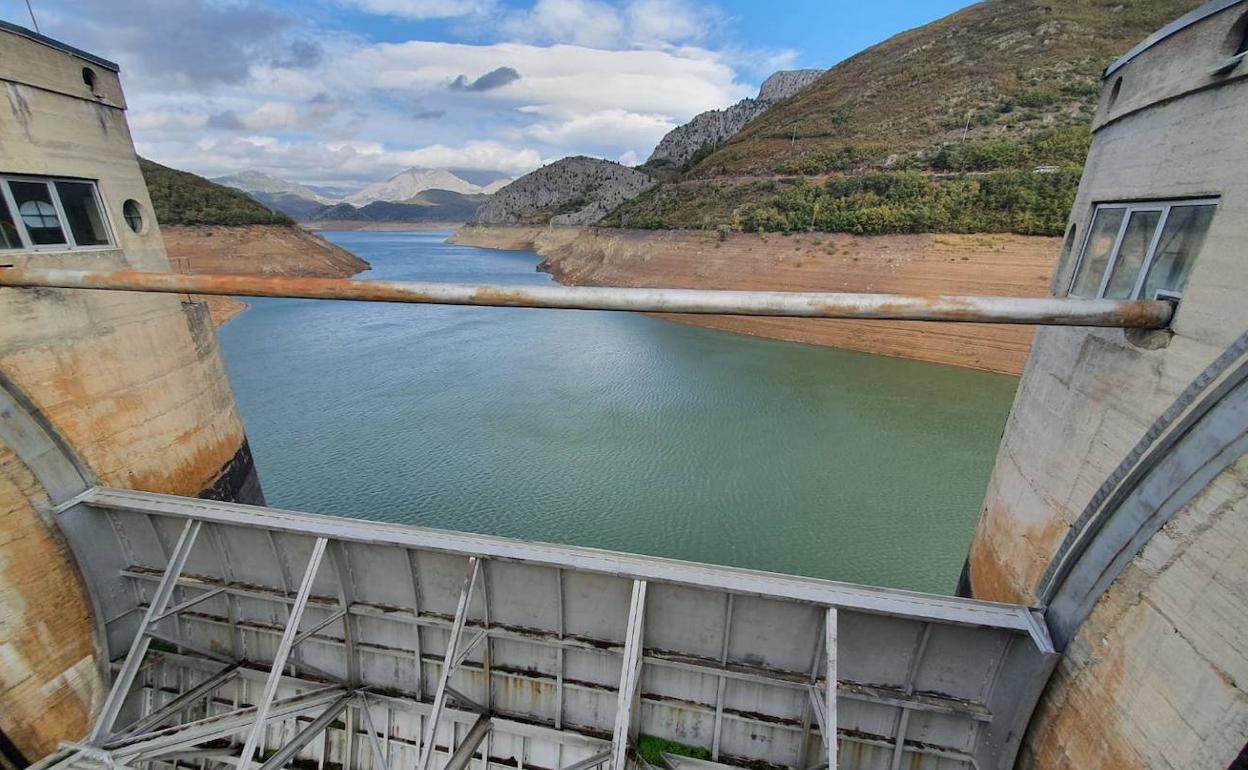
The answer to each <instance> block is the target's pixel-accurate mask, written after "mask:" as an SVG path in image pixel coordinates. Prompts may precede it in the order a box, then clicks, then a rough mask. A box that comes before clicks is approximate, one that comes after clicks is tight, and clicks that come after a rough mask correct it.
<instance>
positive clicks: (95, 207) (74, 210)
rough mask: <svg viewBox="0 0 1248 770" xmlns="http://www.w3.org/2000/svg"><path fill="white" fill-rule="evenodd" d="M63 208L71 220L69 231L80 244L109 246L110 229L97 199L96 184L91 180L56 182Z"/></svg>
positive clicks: (67, 217)
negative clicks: (90, 181)
mask: <svg viewBox="0 0 1248 770" xmlns="http://www.w3.org/2000/svg"><path fill="white" fill-rule="evenodd" d="M55 184H56V194H57V195H59V196H61V208H62V209H63V210H64V211H65V219H67V220H69V231H70V232H71V233H73V234H74V243H76V244H78V245H79V246H107V245H108V230H107V229H106V228H105V227H104V216H103V215H102V214H101V213H100V204H99V202H98V201H97V200H96V199H95V190H94V187H95V185H93V184H91V183H89V182H56V183H55Z"/></svg>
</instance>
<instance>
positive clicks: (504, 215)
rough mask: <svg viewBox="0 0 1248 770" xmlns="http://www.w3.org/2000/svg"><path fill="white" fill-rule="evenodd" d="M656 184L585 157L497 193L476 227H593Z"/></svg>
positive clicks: (481, 211) (552, 166) (634, 171)
mask: <svg viewBox="0 0 1248 770" xmlns="http://www.w3.org/2000/svg"><path fill="white" fill-rule="evenodd" d="M654 183H655V179H654V178H653V177H651V176H650V175H649V174H646V173H644V172H643V171H640V170H638V169H633V168H629V167H628V166H622V165H620V164H619V163H613V162H611V161H608V160H602V159H600V158H588V157H585V156H583V155H578V156H574V157H571V158H564V159H562V160H559V161H556V162H554V163H551V164H550V165H547V166H542V167H541V168H539V169H538V170H536V171H533V172H531V173H529V174H525V175H524V176H522V177H520V178H519V179H517V180H516V181H514V182H512V183H511V184H509V185H507V186H506V187H504V188H502V189H501V190H499V191H498V192H496V193H494V194H493V195H492V196H490V199H489V201H488V202H487V203H486V204H485V205H484V206H482V207H481V208H480V209H478V210H477V214H476V217H475V218H474V219H473V222H474V223H475V224H482V225H511V224H537V223H542V224H545V223H550V224H554V225H587V224H593V223H594V222H597V221H598V220H599V219H602V217H604V216H605V215H606V214H607V213H608V212H610V211H611V210H612V209H614V208H616V207H617V206H619V205H620V204H621V203H623V202H624V201H626V200H628V199H629V198H631V197H633V196H635V195H637V194H638V193H640V192H641V191H643V190H645V189H647V188H649V187H651V186H653V185H654Z"/></svg>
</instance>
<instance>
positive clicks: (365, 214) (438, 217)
mask: <svg viewBox="0 0 1248 770" xmlns="http://www.w3.org/2000/svg"><path fill="white" fill-rule="evenodd" d="M489 199H490V196H488V195H482V194H476V195H464V194H463V193H457V192H452V191H450V190H424V191H422V192H420V193H418V194H416V195H415V196H414V197H412V198H410V199H408V200H406V201H402V202H394V201H373V202H372V203H369V204H366V205H364V206H359V207H357V206H352V205H351V204H350V203H338V204H335V205H332V206H323V207H321V208H320V209H318V210H317V211H315V212H313V213H312V214H311V215H310V216H309V217H308V221H310V222H330V221H351V222H420V223H432V222H438V223H454V222H467V221H468V220H470V219H472V217H473V215H474V214H475V213H476V211H477V209H478V208H479V207H480V206H481V205H482V204H483V203H485V202H486V201H488V200H489Z"/></svg>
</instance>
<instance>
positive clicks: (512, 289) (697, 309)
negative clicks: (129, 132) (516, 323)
mask: <svg viewBox="0 0 1248 770" xmlns="http://www.w3.org/2000/svg"><path fill="white" fill-rule="evenodd" d="M0 286H8V287H32V288H33V287H38V288H61V289H98V290H108V291H139V292H157V293H171V294H216V295H226V296H239V297H292V298H303V299H332V300H352V301H358V302H402V303H412V304H430V305H482V306H489V307H528V308H563V309H574V310H619V311H631V312H644V313H687V314H712V315H750V316H775V317H783V318H843V319H855V318H856V319H879V320H894V321H946V322H960V323H992V324H1035V325H1048V326H1101V327H1120V328H1137V329H1159V328H1163V327H1165V326H1166V325H1168V324H1169V323H1170V319H1171V317H1172V315H1173V313H1174V306H1173V305H1172V304H1171V303H1170V302H1166V301H1163V300H1114V299H1072V298H1066V297H985V296H952V295H943V296H930V297H929V296H916V295H905V294H856V293H822V292H782V291H721V290H706V289H657V288H615V287H600V286H516V285H508V284H468V283H428V282H417V281H354V280H349V279H343V278H292V277H270V276H256V275H185V274H177V273H158V272H141V271H116V272H104V271H89V270H61V269H44V268H32V267H10V268H4V269H0Z"/></svg>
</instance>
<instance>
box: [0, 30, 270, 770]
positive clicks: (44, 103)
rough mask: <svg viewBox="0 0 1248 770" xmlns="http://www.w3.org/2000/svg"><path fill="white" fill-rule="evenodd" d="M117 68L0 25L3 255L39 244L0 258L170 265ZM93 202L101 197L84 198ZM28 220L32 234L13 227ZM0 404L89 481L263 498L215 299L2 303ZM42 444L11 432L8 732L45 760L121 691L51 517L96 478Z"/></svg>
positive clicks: (1, 469) (0, 687)
mask: <svg viewBox="0 0 1248 770" xmlns="http://www.w3.org/2000/svg"><path fill="white" fill-rule="evenodd" d="M114 70H115V68H112V67H111V66H110V65H109V64H108V63H107V62H103V61H101V60H98V59H95V58H94V57H89V56H87V55H85V54H75V53H72V52H69V51H66V50H63V49H60V48H57V47H53V46H50V45H48V44H47V42H46V41H44V40H40V39H37V38H35V37H33V36H30V35H26V34H19V33H15V32H13V31H11V30H7V29H6V30H0V85H2V86H3V88H4V97H3V99H0V176H3V177H5V178H6V179H10V180H14V181H16V182H18V185H17V186H16V187H15V188H13V189H16V190H17V191H18V195H21V196H29V197H28V198H27V199H25V200H24V201H22V202H19V200H17V199H16V198H6V199H3V200H0V203H2V204H3V211H0V214H3V215H4V216H3V217H0V221H3V223H4V224H5V227H4V228H3V230H4V232H3V235H4V236H5V238H6V241H5V242H4V244H3V245H5V246H10V244H11V241H10V240H8V239H10V238H17V237H18V236H21V237H22V238H23V240H21V242H20V243H18V244H17V245H18V246H24V247H26V248H12V249H9V250H0V262H4V263H6V264H15V265H23V264H39V265H43V266H49V267H51V266H58V267H91V268H96V269H124V268H135V269H147V270H166V269H168V263H167V261H166V258H165V251H164V247H163V246H162V243H161V237H160V229H159V227H158V226H157V224H156V221H155V218H154V217H153V216H152V213H151V211H152V207H151V202H150V200H149V199H148V194H147V188H146V187H145V185H144V181H143V176H142V174H141V173H140V171H139V167H138V164H137V162H136V160H135V154H134V147H133V145H132V143H131V139H130V132H129V129H128V127H127V125H126V120H125V113H124V110H125V101H124V97H123V95H122V92H121V86H120V83H119V81H118V79H117V74H116V72H115V71H114ZM57 180H62V181H63V182H64V184H62V185H61V186H60V187H57V186H56V185H57ZM79 180H91V183H93V184H90V183H84V182H81V181H79ZM49 184H51V185H52V187H49V186H48V185H49ZM84 184H90V186H88V187H84V186H83V185H84ZM9 187H12V185H9V186H7V187H6V189H9ZM92 188H93V189H92ZM83 190H88V191H89V192H90V193H93V195H87V196H86V197H82V196H79V197H75V195H78V194H79V193H81V192H82V191H83ZM49 191H53V192H55V193H56V197H55V198H53V197H52V195H51V192H49ZM92 197H94V199H95V200H94V204H93V203H92V201H91V198H92ZM45 198H47V200H44V199H45ZM23 206H24V208H23ZM57 206H59V207H60V209H59V211H57V210H56V207H57ZM74 206H77V208H76V209H75V208H73V207H74ZM10 208H16V209H17V212H15V213H11V212H10V210H9V209H10ZM131 212H137V214H138V220H137V222H136V228H137V229H135V228H132V227H131V226H130V224H129V222H128V219H127V216H128V215H129V214H130V213H131ZM53 215H63V216H57V219H58V221H60V222H61V224H60V227H59V230H58V229H57V228H53V227H43V228H36V227H35V226H34V225H43V224H51V220H50V217H51V216H53ZM14 216H19V217H21V218H22V219H23V220H24V221H25V224H26V225H27V227H26V229H25V231H24V234H23V233H19V232H18V231H17V229H16V227H15V226H14V225H13V224H9V222H8V220H10V219H11V218H12V217H14ZM40 217H44V219H43V220H41V219H40ZM131 219H133V217H131ZM58 232H59V235H58ZM40 241H42V243H41V242H40ZM0 395H2V396H3V401H4V402H5V404H6V405H7V407H6V408H8V409H10V410H21V411H24V412H26V413H28V414H33V415H36V416H37V418H38V420H39V421H40V422H41V423H42V425H43V426H44V427H46V429H47V431H48V432H49V434H51V435H53V436H55V438H56V441H57V442H58V445H59V446H58V450H60V451H63V452H64V453H65V454H66V455H67V456H70V457H72V458H73V460H74V463H75V465H76V470H77V471H78V472H79V473H80V475H81V478H82V479H85V480H89V481H90V482H91V483H97V482H98V483H107V484H113V485H117V486H119V487H124V488H129V489H143V490H149V491H159V492H169V493H175V494H183V495H191V496H199V495H205V496H211V497H214V498H219V499H227V500H244V501H260V500H261V499H262V498H261V495H260V489H259V485H258V482H257V480H256V477H255V469H254V466H253V465H252V461H251V456H250V453H249V451H248V449H247V442H246V439H245V437H244V435H243V429H242V424H241V422H240V421H239V417H238V413H237V411H236V410H235V407H234V401H233V396H232V394H231V392H230V387H229V382H228V380H227V378H226V373H225V369H224V367H223V365H222V361H221V357H220V354H219V352H218V350H217V346H216V340H215V337H214V336H213V332H212V328H211V325H210V323H209V320H208V316H207V312H206V310H205V308H204V306H203V305H201V304H196V303H190V302H185V301H183V300H182V299H180V298H179V297H177V296H157V295H139V294H122V293H114V294H103V293H95V294H90V293H83V292H67V291H56V290H47V291H38V292H10V291H4V292H0ZM30 441H31V438H30V436H29V435H28V434H25V433H22V432H14V431H6V432H4V433H3V434H2V435H0V618H2V619H3V621H2V622H0V635H2V637H3V638H0V644H3V646H4V649H5V651H6V654H5V655H3V656H0V731H3V734H4V735H5V736H7V739H8V741H9V742H10V744H11V745H12V746H13V747H15V749H16V750H17V751H18V752H20V754H21V755H23V756H24V757H25V758H27V759H31V760H33V759H37V758H39V757H42V756H44V755H45V754H47V753H48V752H49V751H51V750H52V749H54V748H55V747H56V744H57V741H59V740H65V739H75V738H78V737H81V735H82V734H83V733H84V732H85V730H86V728H87V726H88V724H89V719H90V717H91V715H92V712H93V710H94V709H95V708H97V707H98V705H99V703H100V701H101V698H102V697H103V692H104V687H105V684H106V682H107V679H106V678H105V676H104V665H105V663H106V661H105V660H102V659H101V658H100V657H99V655H100V653H101V652H102V650H101V648H100V647H99V646H98V639H97V638H96V637H95V625H94V619H93V617H92V609H91V604H90V597H88V596H87V595H86V593H85V591H84V587H83V585H82V583H81V581H80V579H79V577H78V575H77V574H76V567H75V563H74V560H73V559H72V558H71V557H70V555H69V554H68V552H67V550H66V547H65V545H64V543H63V542H62V541H61V540H60V536H59V531H58V529H57V527H56V525H55V521H54V520H55V513H54V507H55V506H56V505H57V504H59V503H61V502H64V500H65V499H66V498H67V497H68V496H72V494H75V493H76V492H77V491H81V489H80V488H79V489H75V486H79V487H81V485H82V482H78V483H77V484H75V483H74V482H72V481H67V482H65V483H58V484H54V485H52V487H51V488H49V486H48V483H47V482H46V479H41V478H40V477H39V476H38V475H37V473H36V472H35V471H36V469H32V468H31V467H29V466H28V465H27V464H26V463H23V462H22V461H21V460H19V459H18V457H17V450H19V449H20V450H23V451H24V450H28V449H29V448H30V447H29V442H30Z"/></svg>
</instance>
